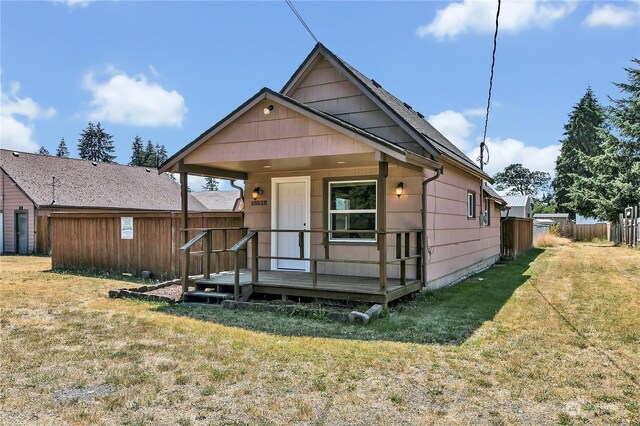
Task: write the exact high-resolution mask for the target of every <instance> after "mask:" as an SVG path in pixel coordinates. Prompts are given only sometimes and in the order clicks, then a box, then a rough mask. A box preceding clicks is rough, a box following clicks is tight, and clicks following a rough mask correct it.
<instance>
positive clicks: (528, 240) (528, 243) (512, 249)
mask: <svg viewBox="0 0 640 426" xmlns="http://www.w3.org/2000/svg"><path fill="white" fill-rule="evenodd" d="M501 235H502V241H501V245H500V247H501V255H502V258H504V259H515V258H517V257H518V256H520V255H521V254H522V253H524V252H525V251H527V250H529V249H530V248H531V247H532V246H533V219H528V218H522V217H508V218H506V219H505V220H503V221H502V232H501Z"/></svg>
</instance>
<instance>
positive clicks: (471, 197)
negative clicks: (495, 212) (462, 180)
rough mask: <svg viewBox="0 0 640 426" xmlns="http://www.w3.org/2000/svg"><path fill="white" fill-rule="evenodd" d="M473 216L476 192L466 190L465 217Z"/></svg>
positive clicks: (474, 213)
mask: <svg viewBox="0 0 640 426" xmlns="http://www.w3.org/2000/svg"><path fill="white" fill-rule="evenodd" d="M474 217H476V194H475V193H473V192H467V218H468V219H473V218H474Z"/></svg>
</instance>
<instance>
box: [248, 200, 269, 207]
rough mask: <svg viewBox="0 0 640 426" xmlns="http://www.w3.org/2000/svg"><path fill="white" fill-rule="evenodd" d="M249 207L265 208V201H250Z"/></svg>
mask: <svg viewBox="0 0 640 426" xmlns="http://www.w3.org/2000/svg"><path fill="white" fill-rule="evenodd" d="M251 205H252V206H266V205H267V200H252V201H251Z"/></svg>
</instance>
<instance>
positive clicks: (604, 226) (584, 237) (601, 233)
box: [554, 223, 609, 241]
mask: <svg viewBox="0 0 640 426" xmlns="http://www.w3.org/2000/svg"><path fill="white" fill-rule="evenodd" d="M554 226H555V230H556V232H557V234H558V235H560V236H561V237H565V238H570V239H572V240H573V241H592V240H593V239H595V238H599V239H602V240H607V239H608V238H609V236H608V235H609V224H608V223H593V224H589V225H576V224H575V223H566V224H558V225H554Z"/></svg>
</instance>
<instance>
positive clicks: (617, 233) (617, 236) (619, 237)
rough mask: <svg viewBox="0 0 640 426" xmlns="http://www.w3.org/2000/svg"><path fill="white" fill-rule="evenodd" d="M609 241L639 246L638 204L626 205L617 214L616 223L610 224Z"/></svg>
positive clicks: (639, 216)
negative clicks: (621, 211)
mask: <svg viewBox="0 0 640 426" xmlns="http://www.w3.org/2000/svg"><path fill="white" fill-rule="evenodd" d="M611 241H613V242H614V243H615V244H626V245H628V246H630V247H640V204H639V205H637V206H629V207H627V208H626V209H625V210H624V212H623V213H620V215H619V216H618V223H616V224H613V225H611Z"/></svg>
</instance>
